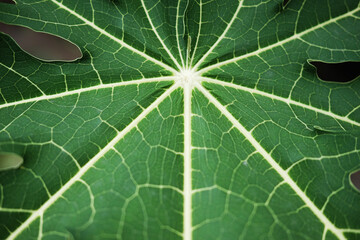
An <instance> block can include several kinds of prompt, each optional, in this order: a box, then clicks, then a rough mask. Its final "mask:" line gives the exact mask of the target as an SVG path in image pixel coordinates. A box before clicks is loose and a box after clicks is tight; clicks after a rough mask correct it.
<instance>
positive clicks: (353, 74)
mask: <svg viewBox="0 0 360 240" xmlns="http://www.w3.org/2000/svg"><path fill="white" fill-rule="evenodd" d="M309 63H310V64H311V65H312V66H314V67H315V68H316V73H317V75H318V77H319V78H320V79H321V80H323V81H326V82H342V83H346V82H350V81H352V80H354V79H356V78H357V77H358V76H359V75H360V62H340V63H326V62H321V61H310V62H309Z"/></svg>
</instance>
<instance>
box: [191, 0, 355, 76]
mask: <svg viewBox="0 0 360 240" xmlns="http://www.w3.org/2000/svg"><path fill="white" fill-rule="evenodd" d="M359 5H360V4H359ZM359 10H360V7H359V6H358V7H357V8H355V9H354V10H352V11H350V12H347V13H345V14H343V15H339V16H337V17H336V18H332V19H330V20H328V21H325V22H323V23H320V24H318V25H316V26H314V27H312V28H309V29H307V30H305V31H303V32H300V33H298V34H294V35H292V36H291V37H289V38H286V39H284V40H281V41H279V42H277V43H274V44H271V45H269V46H267V47H264V48H259V49H258V50H256V51H253V52H250V53H247V54H245V55H242V56H239V57H235V58H231V59H229V60H226V61H223V62H219V63H216V64H213V65H210V66H208V67H205V68H203V69H201V70H199V71H198V73H199V74H202V73H205V72H207V71H210V70H212V69H215V68H219V67H221V66H224V65H227V64H230V63H234V62H237V61H239V60H241V59H245V58H248V57H251V56H256V55H259V54H260V53H262V52H266V51H268V50H270V49H272V48H275V47H278V46H281V45H284V44H285V43H288V42H290V41H292V40H295V39H299V38H301V37H302V36H304V35H306V34H308V33H310V32H312V31H314V30H317V29H319V28H322V27H324V26H326V25H328V24H331V23H335V22H337V21H339V20H341V19H343V18H346V17H349V16H353V15H354V14H355V13H356V12H357V11H359ZM197 65H198V64H197Z"/></svg>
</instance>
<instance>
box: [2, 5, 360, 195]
mask: <svg viewBox="0 0 360 240" xmlns="http://www.w3.org/2000/svg"><path fill="white" fill-rule="evenodd" d="M0 2H5V3H9V4H15V3H14V1H12V0H0ZM287 2H288V0H284V5H286V3H287ZM0 32H3V33H6V34H8V35H10V36H11V37H12V38H13V39H14V40H15V41H16V42H17V44H18V45H19V46H20V47H21V48H22V49H23V50H24V51H26V52H27V53H29V54H30V55H32V56H34V57H36V58H38V59H41V60H44V61H75V60H77V59H79V58H81V56H82V53H81V51H80V49H79V48H78V47H77V46H76V45H74V44H73V43H71V42H69V41H67V40H65V39H63V38H60V37H57V36H54V35H51V34H46V33H40V32H34V31H32V30H31V29H28V28H25V27H21V26H14V25H8V24H4V23H1V22H0ZM0 57H1V53H0ZM311 64H312V65H314V66H315V67H316V69H317V74H318V76H319V78H321V79H322V80H324V81H333V82H349V81H351V80H353V79H355V78H357V77H358V76H359V75H360V62H343V63H331V64H329V63H323V62H311ZM350 180H351V182H352V183H353V184H354V186H355V187H356V188H357V189H359V190H360V170H359V171H357V172H355V173H353V174H351V176H350Z"/></svg>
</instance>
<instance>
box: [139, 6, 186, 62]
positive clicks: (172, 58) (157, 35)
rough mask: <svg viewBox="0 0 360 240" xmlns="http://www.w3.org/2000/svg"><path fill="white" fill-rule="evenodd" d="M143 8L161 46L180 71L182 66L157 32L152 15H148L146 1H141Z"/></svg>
mask: <svg viewBox="0 0 360 240" xmlns="http://www.w3.org/2000/svg"><path fill="white" fill-rule="evenodd" d="M141 3H142V6H143V8H144V12H145V14H146V17H147V19H148V21H149V23H150V25H151V28H152V30H153V32H154V33H155V35H156V37H157V38H158V39H159V41H160V43H161V45H162V46H163V47H164V49H165V51H166V52H167V54H168V55H169V57H170V58H171V60H172V61H173V62H174V63H175V65H176V66H177V67H178V69H181V66H180V64H179V63H178V62H177V61H176V59H175V57H174V56H173V55H172V53H171V52H170V50H169V49H168V48H167V46H166V45H165V43H164V41H163V40H162V39H161V37H160V35H159V33H158V32H157V30H156V28H155V26H154V24H153V22H152V21H151V18H150V15H149V13H148V10H147V9H146V6H145V3H144V0H141Z"/></svg>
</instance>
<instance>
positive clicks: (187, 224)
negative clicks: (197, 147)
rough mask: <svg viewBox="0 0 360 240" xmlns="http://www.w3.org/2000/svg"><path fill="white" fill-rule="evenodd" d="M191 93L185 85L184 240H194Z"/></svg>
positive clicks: (188, 83)
mask: <svg viewBox="0 0 360 240" xmlns="http://www.w3.org/2000/svg"><path fill="white" fill-rule="evenodd" d="M191 92H192V86H191V83H190V82H187V83H184V216H183V218H184V219H183V221H184V223H183V224H184V226H183V228H184V229H183V235H184V240H191V239H192V217H191V215H192V197H191V196H192V167H191Z"/></svg>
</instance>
